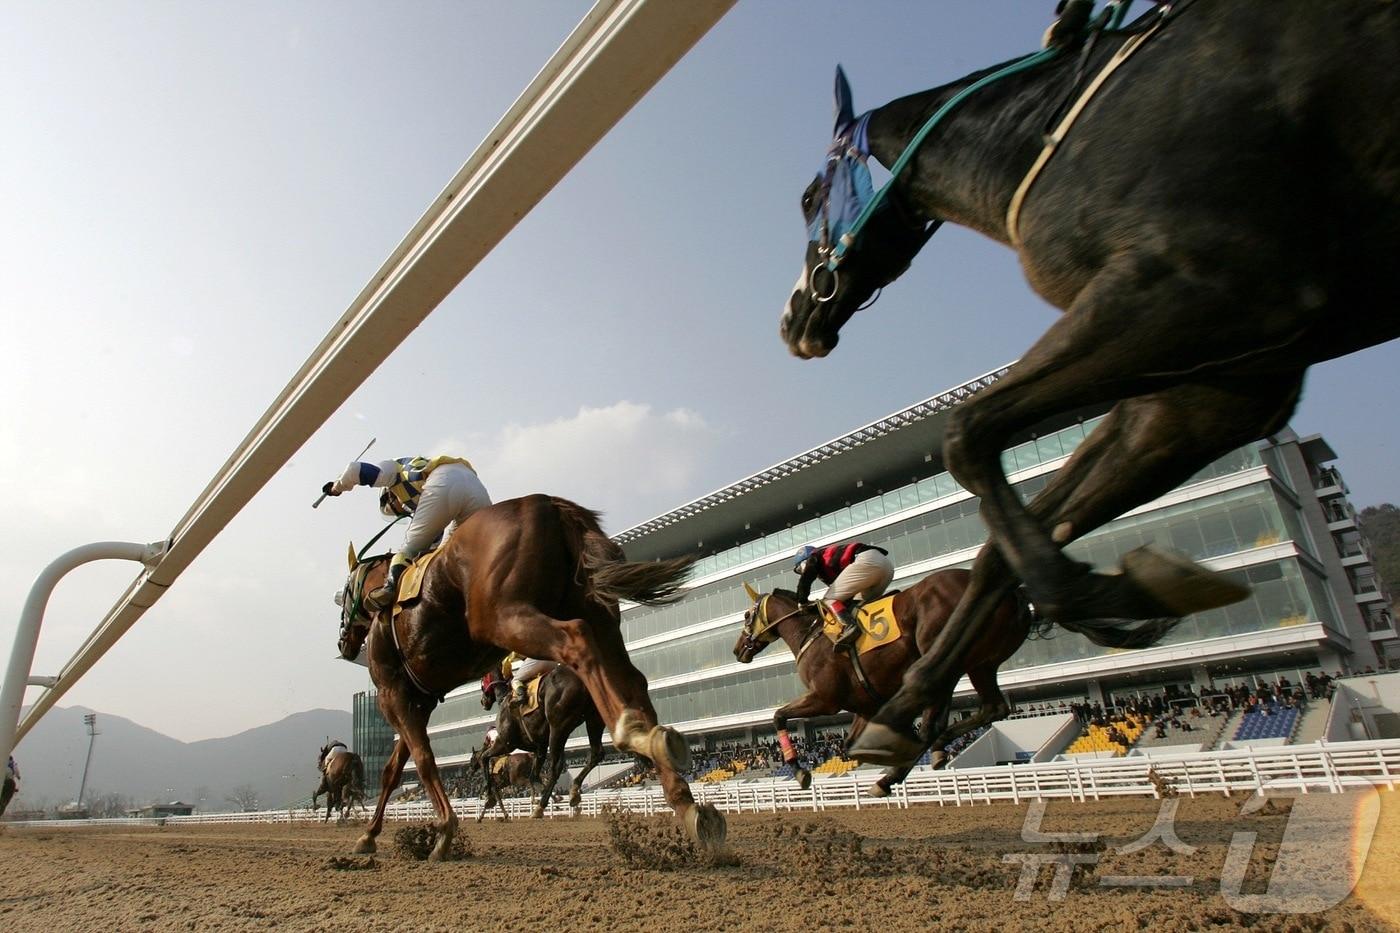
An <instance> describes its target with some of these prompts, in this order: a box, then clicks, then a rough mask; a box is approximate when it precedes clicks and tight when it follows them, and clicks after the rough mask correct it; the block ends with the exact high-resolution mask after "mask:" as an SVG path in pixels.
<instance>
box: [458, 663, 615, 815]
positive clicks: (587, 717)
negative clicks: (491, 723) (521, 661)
mask: <svg viewBox="0 0 1400 933" xmlns="http://www.w3.org/2000/svg"><path fill="white" fill-rule="evenodd" d="M493 673H494V672H493ZM482 685H483V689H482V691H481V705H482V707H483V708H485V709H488V710H489V709H491V707H492V706H494V705H495V704H496V703H497V702H500V704H501V708H500V711H499V712H498V713H497V714H496V740H495V742H493V743H491V744H490V745H488V746H486V747H485V748H484V749H483V750H482V753H481V754H482V756H483V757H484V758H485V759H486V763H487V764H488V765H489V764H490V762H491V760H492V759H494V758H497V757H499V756H500V755H505V754H509V753H510V752H511V750H513V749H520V750H521V751H528V752H532V753H533V754H534V756H535V757H534V761H535V767H536V769H538V772H539V773H536V774H535V778H536V779H537V780H538V781H540V782H542V783H543V784H544V786H545V787H550V788H552V787H554V786H555V785H556V784H557V783H559V775H560V773H561V772H562V771H563V770H564V743H565V742H567V741H568V740H569V736H570V735H572V734H573V732H574V730H575V729H577V728H578V727H579V724H580V723H583V724H584V725H585V727H586V728H587V730H588V760H587V761H586V762H584V765H583V769H582V770H581V771H579V773H578V774H576V775H575V776H574V782H573V787H572V788H571V789H570V791H569V806H571V807H573V808H574V812H575V813H577V812H578V810H579V808H580V807H581V806H582V804H583V799H582V791H583V779H584V778H585V777H587V776H588V772H590V771H592V770H593V768H594V767H595V766H597V764H598V760H599V759H600V758H602V757H603V717H601V716H599V715H598V708H597V707H595V706H594V705H593V698H592V697H590V696H589V695H588V690H587V688H585V687H584V685H583V681H582V680H580V679H579V676H578V675H577V674H575V673H574V672H573V671H571V670H569V669H568V668H567V667H564V666H563V665H562V664H560V665H557V666H555V668H554V669H553V670H551V671H548V672H546V673H544V674H542V675H540V685H539V693H538V703H537V704H536V706H535V708H534V709H533V710H531V711H530V712H529V713H527V714H525V715H524V716H522V715H520V713H519V711H518V709H517V708H516V706H515V705H514V704H512V703H508V702H505V700H504V697H505V696H506V695H507V694H509V693H510V681H508V680H506V679H505V678H503V677H500V676H499V675H498V676H494V677H493V676H492V675H491V674H487V676H486V678H485V679H483V681H482ZM482 774H483V775H484V776H485V778H486V787H487V791H488V793H489V792H490V791H491V789H492V788H491V781H492V778H491V769H490V768H489V767H487V768H484V769H483V771H482ZM545 806H546V801H545V797H544V795H541V796H540V798H539V802H538V803H537V804H536V805H535V813H534V816H535V818H536V819H538V818H540V817H542V816H544V810H545Z"/></svg>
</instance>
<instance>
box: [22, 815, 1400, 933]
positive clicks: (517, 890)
mask: <svg viewBox="0 0 1400 933" xmlns="http://www.w3.org/2000/svg"><path fill="white" fill-rule="evenodd" d="M1325 796H1331V795H1314V797H1325ZM1349 800H1350V801H1351V802H1349V803H1348V804H1347V805H1346V806H1347V808H1348V809H1349V810H1351V811H1352V812H1353V814H1361V815H1360V816H1357V817H1356V819H1357V820H1358V821H1359V825H1361V826H1363V828H1364V826H1365V825H1366V823H1367V817H1366V816H1365V814H1367V813H1369V814H1370V818H1371V819H1376V818H1377V813H1378V814H1379V817H1378V823H1377V824H1376V825H1377V829H1376V832H1375V836H1374V839H1373V843H1372V845H1371V846H1370V847H1369V854H1368V855H1367V856H1366V857H1365V858H1364V860H1363V861H1362V862H1361V864H1364V871H1362V872H1361V878H1360V882H1359V884H1357V885H1356V886H1355V888H1354V889H1352V890H1351V893H1350V894H1348V895H1347V896H1345V898H1344V899H1341V900H1340V903H1335V904H1333V905H1332V906H1327V904H1332V902H1334V901H1336V900H1338V898H1339V896H1340V895H1338V894H1337V893H1336V892H1337V891H1339V890H1340V891H1345V890H1347V889H1348V887H1349V886H1350V881H1351V879H1349V878H1347V865H1348V864H1349V863H1350V864H1357V863H1358V860H1357V859H1356V858H1354V857H1350V856H1348V854H1347V853H1348V852H1349V851H1351V850H1352V849H1353V848H1356V844H1355V843H1353V841H1352V840H1351V839H1350V838H1349V836H1350V835H1355V832H1354V831H1353V830H1351V829H1349V828H1348V827H1346V826H1343V825H1341V823H1339V822H1338V821H1337V819H1336V812H1337V811H1336V808H1335V807H1333V809H1332V810H1331V811H1329V814H1330V815H1328V814H1324V816H1325V819H1323V820H1322V821H1321V822H1319V820H1318V819H1316V817H1317V816H1318V814H1317V812H1316V811H1315V810H1313V809H1309V808H1310V807H1312V801H1311V800H1309V801H1307V802H1306V803H1305V804H1300V803H1297V802H1294V803H1292V804H1290V803H1289V802H1288V801H1286V800H1283V801H1277V802H1270V803H1269V804H1267V805H1266V806H1265V807H1264V809H1263V811H1262V812H1256V813H1253V814H1248V815H1241V814H1240V810H1241V805H1242V804H1243V803H1244V799H1243V798H1242V797H1239V796H1236V797H1234V798H1232V799H1225V798H1221V797H1210V798H1197V799H1186V798H1179V799H1178V800H1177V801H1176V805H1177V806H1178V809H1177V811H1176V813H1175V818H1174V820H1173V821H1172V824H1171V825H1172V826H1174V829H1175V833H1176V836H1175V837H1174V838H1171V839H1170V843H1171V846H1174V847H1175V848H1176V849H1177V850H1178V851H1173V850H1172V848H1171V847H1169V845H1168V843H1167V842H1164V841H1161V840H1159V841H1156V842H1153V843H1151V845H1148V846H1146V847H1144V848H1141V849H1140V850H1138V851H1135V852H1121V851H1118V850H1119V849H1121V848H1124V847H1125V846H1126V847H1128V848H1132V843H1133V842H1134V841H1135V840H1139V839H1141V838H1142V837H1143V836H1144V835H1146V834H1148V832H1149V830H1151V829H1152V827H1153V826H1154V825H1155V824H1157V823H1158V817H1159V816H1160V815H1161V812H1162V811H1161V810H1160V809H1159V808H1160V806H1161V804H1160V802H1159V801H1156V800H1138V799H1124V800H1114V801H1104V802H1098V803H1094V802H1091V803H1087V804H1079V803H1071V802H1059V801H1057V802H1051V803H1050V804H1048V806H1046V808H1045V810H1044V812H1043V815H1042V817H1041V818H1040V819H1039V821H1038V823H1039V830H1040V831H1041V832H1044V833H1065V832H1078V833H1086V832H1087V833H1098V834H1100V835H1098V836H1097V837H1096V838H1094V839H1088V840H1084V839H1081V840H1068V841H1067V840H1064V839H1059V840H1055V839H1051V840H1048V841H1044V840H1042V841H1034V840H1035V839H1036V837H1035V836H1034V835H1032V836H1031V838H1032V840H1033V841H1030V842H1027V841H1025V840H1024V838H1023V834H1024V829H1025V826H1026V818H1027V811H1028V805H1026V804H1022V805H1019V806H1016V805H1012V804H1001V805H993V806H979V807H961V808H958V807H936V806H935V807H921V808H916V809H912V810H885V809H878V810H864V811H862V812H860V813H856V812H843V813H835V814H821V815H818V814H811V813H807V814H779V815H752V814H749V815H742V816H731V817H730V819H729V840H730V847H729V852H728V853H727V855H726V856H725V857H724V858H722V859H719V860H718V861H716V860H714V859H705V858H702V857H699V856H698V855H697V854H696V853H695V852H694V851H693V850H691V849H690V847H689V846H688V845H687V844H684V843H683V841H681V840H679V838H678V836H677V835H676V833H675V831H674V829H673V825H672V824H671V823H670V822H669V821H663V820H648V819H645V818H640V817H622V818H617V817H613V818H603V819H587V818H585V819H581V820H560V819H555V820H547V821H541V822H530V821H516V822H512V823H509V824H503V823H490V822H488V823H485V824H482V825H481V826H476V825H473V824H469V823H468V824H464V826H463V828H464V829H465V837H466V839H467V842H468V845H469V847H470V850H471V852H470V854H469V855H468V856H467V857H466V858H464V859H462V860H460V861H455V862H448V863H429V862H423V861H417V860H415V859H414V858H413V857H412V855H411V853H410V852H409V851H408V849H407V846H406V845H405V846H399V845H396V843H395V836H396V833H397V832H398V831H399V830H401V829H405V828H406V827H404V826H403V825H402V824H393V823H390V824H388V825H387V826H386V829H385V832H384V834H383V835H382V836H381V837H380V847H379V848H380V851H379V854H378V855H377V856H376V857H373V858H372V859H371V858H369V857H365V856H354V857H347V856H348V853H349V851H350V847H351V845H352V843H353V842H354V839H355V838H356V836H357V835H358V834H359V832H360V831H361V829H362V825H354V824H352V825H350V826H346V827H340V828H337V827H335V826H334V824H332V825H330V826H327V827H323V826H321V825H319V824H317V825H310V824H300V825H293V826H288V825H252V826H227V827H219V826H186V827H179V826H167V827H164V828H140V829H90V828H75V829H25V828H19V829H17V828H14V827H9V828H6V829H5V830H4V831H3V833H0V858H3V865H4V870H3V873H0V929H3V930H6V931H27V930H42V931H59V930H266V929H277V930H481V929H486V928H488V927H494V926H497V925H498V924H499V925H500V926H499V928H500V929H538V928H550V929H560V928H565V929H580V928H582V929H608V930H614V929H616V930H662V931H680V930H697V929H724V928H729V929H736V928H742V929H744V930H814V929H839V928H859V929H875V930H882V931H883V930H928V929H934V928H937V929H954V930H956V929H962V930H986V929H993V928H1001V929H1006V930H1016V929H1053V930H1092V929H1102V930H1140V929H1153V930H1201V929H1236V928H1245V929H1255V930H1279V931H1293V930H1337V931H1342V930H1358V931H1359V930H1389V929H1397V927H1396V926H1395V924H1396V923H1397V922H1400V812H1397V811H1400V795H1397V794H1395V793H1390V792H1384V791H1383V792H1381V793H1379V794H1369V795H1349ZM1368 808H1369V809H1368ZM1295 811H1296V812H1295ZM1299 814H1301V815H1302V816H1303V817H1305V818H1303V819H1295V823H1296V826H1294V827H1293V828H1291V829H1290V828H1289V825H1288V824H1289V820H1290V819H1293V818H1294V817H1297V816H1299ZM1032 816H1034V813H1032ZM1309 816H1311V817H1313V818H1312V819H1311V820H1309V819H1307V817H1309ZM1030 828H1031V829H1032V830H1034V829H1036V822H1035V821H1034V820H1033V821H1032V824H1031V827H1030ZM410 832H411V831H410ZM1237 833H1254V834H1256V838H1255V843H1254V847H1253V848H1252V849H1250V848H1249V846H1248V840H1247V839H1245V840H1243V841H1241V840H1240V839H1237V838H1236V836H1235V834H1237ZM1285 833H1287V834H1288V835H1287V836H1286V835H1285ZM1362 835H1364V833H1362ZM1232 839H1234V840H1235V842H1236V849H1237V850H1238V851H1237V855H1243V856H1248V861H1247V863H1246V862H1241V863H1240V864H1241V865H1245V864H1247V866H1248V868H1247V876H1246V878H1245V882H1244V884H1243V888H1242V891H1241V896H1243V897H1246V898H1247V897H1249V896H1250V895H1251V893H1252V894H1253V895H1254V896H1255V898H1256V907H1259V905H1261V904H1262V905H1263V907H1264V908H1267V907H1268V906H1269V905H1268V904H1265V903H1264V902H1265V901H1269V899H1270V898H1269V894H1265V893H1264V892H1265V891H1266V888H1268V886H1269V885H1270V884H1272V885H1273V886H1274V887H1273V888H1271V889H1269V891H1270V893H1271V894H1274V895H1277V894H1278V893H1279V892H1280V891H1282V892H1283V893H1284V894H1286V895H1288V896H1286V897H1282V898H1279V897H1274V898H1273V900H1275V901H1280V902H1285V906H1286V907H1289V906H1291V907H1292V908H1295V909H1296V908H1297V907H1299V906H1300V905H1302V906H1308V905H1306V904H1303V902H1302V901H1300V900H1299V898H1300V897H1305V896H1309V894H1311V896H1314V897H1315V898H1318V899H1319V901H1318V902H1317V903H1314V904H1312V905H1311V906H1312V907H1314V908H1321V907H1325V908H1326V909H1321V910H1314V912H1311V913H1292V914H1290V913H1269V912H1252V913H1251V912H1241V911H1239V910H1236V909H1235V908H1234V907H1232V906H1231V905H1230V903H1228V902H1227V900H1226V899H1225V897H1223V896H1222V893H1221V881H1220V879H1221V876H1222V871H1223V870H1224V869H1225V866H1226V862H1227V851H1228V850H1230V848H1231V842H1232ZM1178 840H1179V841H1178ZM1290 840H1291V841H1290ZM1300 841H1301V843H1302V845H1297V844H1296V843H1298V842H1300ZM405 842H407V840H405ZM1188 846H1190V847H1194V851H1193V852H1190V853H1187V852H1186V851H1185V848H1186V847H1188ZM1281 846H1282V850H1281ZM1300 852H1302V853H1305V854H1306V855H1308V856H1310V857H1311V858H1312V859H1313V862H1312V863H1311V864H1304V863H1303V862H1302V861H1300V860H1299V859H1300V858H1301V856H1299V855H1298V853H1300ZM1008 855H1010V856H1011V858H1010V860H1008V859H1007V858H1005V856H1008ZM1027 858H1041V859H1053V858H1058V859H1060V860H1061V861H1062V862H1064V863H1065V865H1064V868H1063V870H1064V871H1065V872H1066V874H1067V875H1068V879H1067V880H1068V881H1069V884H1068V887H1067V888H1065V889H1063V891H1062V894H1061V895H1059V896H1057V895H1056V892H1055V890H1054V882H1053V875H1054V872H1055V871H1056V867H1055V865H1053V864H1048V865H1044V866H1042V867H1041V868H1040V870H1039V871H1038V872H1034V873H1033V874H1034V878H1033V881H1034V885H1033V887H1032V886H1030V883H1029V882H1027V881H1025V879H1023V877H1022V873H1023V871H1024V869H1023V864H1024V862H1025V860H1026V859H1027ZM1070 862H1078V863H1080V864H1078V865H1071V864H1070ZM1285 863H1287V864H1285ZM1071 870H1072V875H1069V873H1070V871H1071ZM1226 874H1228V872H1226ZM1124 876H1135V877H1139V878H1140V877H1157V878H1160V877H1164V876H1177V877H1178V878H1187V879H1189V880H1187V881H1185V882H1184V883H1182V884H1181V885H1179V886H1171V887H1161V886H1157V887H1150V886H1143V885H1141V884H1136V883H1135V884H1131V885H1124V884H1122V883H1121V882H1122V879H1123V877H1124ZM1339 878H1340V879H1341V887H1340V888H1338V887H1337V881H1338V879H1339ZM1300 884H1301V885H1302V887H1299V885H1300ZM1018 886H1020V887H1021V894H1020V896H1018V893H1017V891H1018ZM1260 898H1262V899H1263V900H1262V901H1261V900H1259V899H1260ZM1235 903H1236V904H1240V903H1243V902H1241V901H1239V900H1236V902H1235ZM1260 909H1263V908H1260Z"/></svg>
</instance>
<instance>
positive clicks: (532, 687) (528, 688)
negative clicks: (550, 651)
mask: <svg viewBox="0 0 1400 933" xmlns="http://www.w3.org/2000/svg"><path fill="white" fill-rule="evenodd" d="M553 670H554V669H553V668H550V669H549V670H547V671H545V672H543V673H541V674H537V675H536V676H534V677H532V678H530V680H528V681H526V683H525V700H524V702H522V703H521V704H520V715H522V716H528V715H529V714H530V713H533V712H534V711H535V710H537V709H539V708H540V683H541V682H543V681H544V678H545V675H546V674H550V673H552V672H553Z"/></svg>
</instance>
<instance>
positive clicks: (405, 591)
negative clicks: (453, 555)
mask: <svg viewBox="0 0 1400 933" xmlns="http://www.w3.org/2000/svg"><path fill="white" fill-rule="evenodd" d="M441 550H442V548H440V547H436V548H433V549H432V550H431V551H428V552H427V553H426V554H420V555H419V556H418V559H417V560H415V561H414V562H413V563H411V564H409V565H408V566H407V567H405V568H404V571H403V576H402V577H400V578H399V593H398V598H397V599H395V600H394V615H395V617H397V616H398V614H399V613H400V612H401V611H402V610H403V607H404V605H405V604H406V603H410V602H412V601H413V600H415V599H417V598H418V596H419V594H420V593H421V592H422V588H423V578H424V577H425V576H427V574H428V565H429V564H431V563H432V562H433V558H435V557H437V556H438V553H439V552H440V551H441Z"/></svg>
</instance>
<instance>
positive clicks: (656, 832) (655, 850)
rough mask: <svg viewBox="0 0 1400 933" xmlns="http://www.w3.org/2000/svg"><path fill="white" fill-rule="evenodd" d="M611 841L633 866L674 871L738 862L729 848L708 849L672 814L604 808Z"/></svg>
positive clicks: (613, 846)
mask: <svg viewBox="0 0 1400 933" xmlns="http://www.w3.org/2000/svg"><path fill="white" fill-rule="evenodd" d="M603 817H604V819H605V820H606V821H607V825H608V843H609V844H610V845H611V846H612V848H613V851H615V852H616V853H617V854H618V855H621V856H622V860H623V861H624V862H626V863H627V864H628V865H629V866H632V867H633V868H651V869H655V870H656V871H675V870H676V869H678V868H698V867H709V868H715V867H720V866H732V865H737V864H739V860H738V858H736V857H735V856H734V855H733V854H732V853H730V852H728V851H721V852H713V853H712V852H706V851H705V850H704V849H703V848H702V847H701V846H698V845H696V844H695V842H693V841H692V840H691V838H690V837H689V836H687V835H686V834H685V830H683V829H681V828H680V826H678V825H677V824H676V823H675V821H674V820H672V819H670V818H669V817H662V816H656V817H640V816H636V815H634V814H632V813H630V812H628V811H627V810H618V809H616V808H609V809H605V810H604V811H603Z"/></svg>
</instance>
